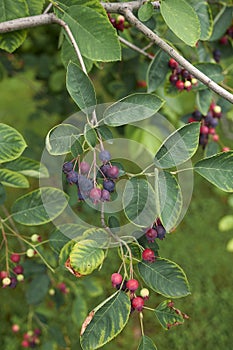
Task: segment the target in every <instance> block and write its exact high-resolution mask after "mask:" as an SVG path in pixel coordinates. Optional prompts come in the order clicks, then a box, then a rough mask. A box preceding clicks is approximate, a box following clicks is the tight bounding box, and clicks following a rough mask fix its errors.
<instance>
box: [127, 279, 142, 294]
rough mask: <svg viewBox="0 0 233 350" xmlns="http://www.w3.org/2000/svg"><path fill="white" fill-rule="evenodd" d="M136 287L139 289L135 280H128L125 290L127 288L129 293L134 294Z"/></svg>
mask: <svg viewBox="0 0 233 350" xmlns="http://www.w3.org/2000/svg"><path fill="white" fill-rule="evenodd" d="M138 287H139V283H138V281H137V280H135V279H132V280H128V281H127V282H126V288H127V289H128V290H130V291H131V292H135V290H137V289H138Z"/></svg>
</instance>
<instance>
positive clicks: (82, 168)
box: [79, 162, 90, 174]
mask: <svg viewBox="0 0 233 350" xmlns="http://www.w3.org/2000/svg"><path fill="white" fill-rule="evenodd" d="M79 170H80V171H81V173H82V174H87V173H88V171H89V170H90V164H89V163H87V162H81V163H80V165H79Z"/></svg>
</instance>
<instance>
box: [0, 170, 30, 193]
mask: <svg viewBox="0 0 233 350" xmlns="http://www.w3.org/2000/svg"><path fill="white" fill-rule="evenodd" d="M0 182H1V183H2V184H3V185H5V186H9V187H17V188H28V187H29V182H28V180H27V179H26V177H25V176H23V175H22V174H19V173H17V172H15V171H12V170H8V169H0Z"/></svg>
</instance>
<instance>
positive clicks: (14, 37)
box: [0, 0, 29, 53]
mask: <svg viewBox="0 0 233 350" xmlns="http://www.w3.org/2000/svg"><path fill="white" fill-rule="evenodd" d="M28 15H29V12H28V7H27V2H26V1H25V0H17V6H16V4H15V0H1V2H0V22H5V21H9V20H11V19H16V18H20V17H26V16H28ZM26 36H27V31H26V30H18V31H14V32H12V33H4V34H0V48H1V49H2V50H5V51H7V52H9V53H12V52H13V51H15V50H16V49H17V48H18V47H19V46H20V45H21V44H22V43H23V42H24V40H25V39H26Z"/></svg>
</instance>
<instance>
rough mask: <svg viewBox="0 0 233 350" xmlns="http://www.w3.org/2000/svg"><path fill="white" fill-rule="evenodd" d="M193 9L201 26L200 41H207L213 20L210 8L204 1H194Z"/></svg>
mask: <svg viewBox="0 0 233 350" xmlns="http://www.w3.org/2000/svg"><path fill="white" fill-rule="evenodd" d="M193 7H194V9H195V11H196V13H197V15H198V18H199V21H200V25H201V36H200V40H208V39H209V38H210V36H211V34H212V31H213V18H212V12H211V9H210V6H209V5H208V3H207V2H206V1H198V2H196V1H195V2H194V4H193Z"/></svg>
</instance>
